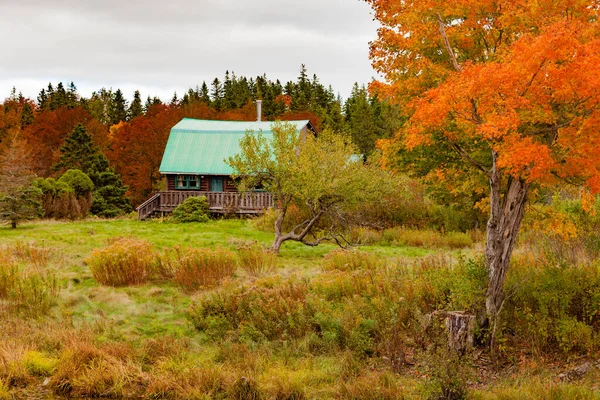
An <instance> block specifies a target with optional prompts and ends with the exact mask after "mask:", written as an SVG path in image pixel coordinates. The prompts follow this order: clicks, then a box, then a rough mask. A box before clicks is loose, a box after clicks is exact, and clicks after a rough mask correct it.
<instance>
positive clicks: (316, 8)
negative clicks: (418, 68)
mask: <svg viewBox="0 0 600 400" xmlns="http://www.w3.org/2000/svg"><path fill="white" fill-rule="evenodd" d="M376 29H377V25H376V23H375V22H373V21H372V17H371V15H370V10H369V6H368V5H367V4H365V3H364V2H360V1H358V0H320V1H319V0H305V1H302V2H300V1H290V0H279V1H276V0H264V1H242V0H237V1H233V0H222V1H206V0H197V1H192V0H170V1H160V0H151V1H147V0H144V1H141V0H133V1H132V0H128V1H123V0H55V1H48V0H21V1H18V2H17V1H8V0H0V35H2V37H3V38H5V40H4V41H3V44H2V48H3V51H2V52H0V97H2V96H6V95H8V93H9V91H10V88H12V86H16V87H17V89H18V90H22V91H23V93H24V94H25V95H26V96H30V97H35V96H36V95H37V92H38V91H39V90H40V89H41V88H42V87H44V86H45V85H46V84H47V83H48V82H49V81H52V82H56V81H58V80H63V81H70V80H73V81H74V82H75V83H76V84H77V85H78V86H79V89H80V92H81V93H82V94H83V95H86V96H87V95H89V94H90V93H91V91H92V90H97V89H99V88H100V87H102V86H106V87H111V86H112V87H121V88H122V89H123V90H125V91H126V92H127V91H128V90H130V91H133V90H135V88H140V89H141V90H142V91H143V92H145V91H146V90H148V92H145V93H142V94H143V95H148V94H150V95H155V94H156V95H159V96H161V97H163V98H168V97H170V96H171V95H172V93H173V91H175V90H177V91H178V92H179V93H181V92H182V91H183V90H185V89H187V88H189V87H193V86H195V85H197V84H201V83H202V81H204V80H206V81H210V80H212V79H213V78H214V77H215V76H218V77H221V76H222V75H223V74H224V72H225V70H229V71H232V70H233V71H235V72H236V74H237V75H238V76H239V75H245V76H256V75H262V74H263V73H266V74H267V76H268V77H269V78H271V79H281V80H283V81H287V80H290V79H295V77H296V76H297V75H298V70H299V67H300V64H301V63H304V64H306V65H307V68H308V71H309V73H311V74H312V73H315V74H317V76H318V77H319V78H320V79H321V82H322V83H324V84H326V85H329V84H331V85H332V86H333V88H334V90H335V91H337V92H340V93H341V94H342V95H343V96H347V95H348V94H349V92H350V89H351V86H352V84H353V82H355V81H358V82H361V83H367V82H368V81H369V80H370V79H371V77H372V76H373V75H374V74H375V73H374V72H373V70H372V69H371V67H370V63H369V60H368V42H369V41H370V40H372V39H374V37H375V35H376ZM127 94H128V95H129V96H131V93H128V92H127Z"/></svg>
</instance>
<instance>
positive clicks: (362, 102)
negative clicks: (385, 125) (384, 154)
mask: <svg viewBox="0 0 600 400" xmlns="http://www.w3.org/2000/svg"><path fill="white" fill-rule="evenodd" d="M346 122H347V123H348V130H349V133H350V136H351V137H352V142H353V143H354V144H355V145H356V146H357V147H358V149H359V150H360V152H361V154H363V155H364V156H365V157H366V156H368V155H370V154H371V153H372V152H373V150H374V149H375V141H376V140H377V132H376V127H375V121H374V117H373V110H372V109H371V103H370V102H369V97H368V93H367V90H366V89H365V87H364V86H362V87H359V86H358V84H357V83H355V84H354V86H353V88H352V93H351V95H350V98H348V101H347V102H346Z"/></svg>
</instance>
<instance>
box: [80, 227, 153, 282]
mask: <svg viewBox="0 0 600 400" xmlns="http://www.w3.org/2000/svg"><path fill="white" fill-rule="evenodd" d="M154 258H155V257H154V252H153V250H152V245H151V244H150V243H149V242H147V241H146V240H143V239H133V238H117V239H115V240H114V241H113V242H112V243H111V244H110V245H109V246H108V247H106V248H104V249H96V250H94V251H93V252H92V254H91V255H90V256H89V257H88V258H87V260H86V262H87V264H88V265H89V267H90V271H91V272H92V275H93V276H94V279H96V280H97V281H98V282H100V283H101V284H103V285H109V286H124V285H138V284H141V283H145V282H146V281H147V280H148V279H149V278H150V275H151V273H152V268H153V264H154Z"/></svg>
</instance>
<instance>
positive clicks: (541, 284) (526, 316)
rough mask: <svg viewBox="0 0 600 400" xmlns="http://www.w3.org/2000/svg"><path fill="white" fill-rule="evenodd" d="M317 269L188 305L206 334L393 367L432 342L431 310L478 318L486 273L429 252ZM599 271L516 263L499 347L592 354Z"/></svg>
mask: <svg viewBox="0 0 600 400" xmlns="http://www.w3.org/2000/svg"><path fill="white" fill-rule="evenodd" d="M323 267H324V269H325V270H326V272H324V273H322V274H319V275H316V276H315V277H313V278H311V279H310V280H306V279H303V280H302V279H297V278H290V279H282V278H278V279H262V280H259V281H256V282H254V284H253V286H251V287H248V286H237V287H236V286H233V285H231V286H228V287H226V288H223V289H221V290H218V291H216V292H214V293H211V294H209V295H207V296H205V297H203V298H201V299H198V300H196V301H195V302H193V304H192V305H191V307H190V312H189V316H190V319H191V321H192V323H193V324H194V325H195V326H196V328H197V329H199V330H200V331H203V332H204V333H205V334H206V335H207V336H208V337H209V338H213V339H222V338H223V337H228V338H229V339H230V340H233V341H238V342H242V343H264V342H268V341H270V342H273V341H286V340H289V339H299V340H306V341H307V342H308V346H309V349H310V351H312V352H316V353H322V352H325V353H330V352H332V351H339V350H343V349H349V350H351V351H352V352H353V354H355V355H358V356H371V355H375V356H385V357H387V359H389V360H390V361H391V362H392V364H394V363H398V362H399V363H402V362H403V361H402V360H403V357H405V356H406V354H407V353H411V352H413V353H414V351H419V349H421V350H422V349H425V348H427V346H428V345H429V344H430V343H431V341H432V340H434V338H433V337H432V336H431V332H428V331H426V324H425V321H426V316H427V315H428V314H430V313H432V312H434V311H438V310H446V311H453V310H464V311H469V312H471V313H474V314H480V313H481V311H482V310H481V307H482V305H483V304H485V290H486V279H487V273H486V270H485V267H484V265H483V262H480V261H473V260H464V259H459V260H455V261H453V260H452V259H450V258H449V257H447V256H440V255H434V256H430V257H426V258H424V259H422V260H420V261H419V262H415V263H413V264H412V265H392V264H390V263H385V262H383V261H379V260H378V259H377V258H376V257H375V256H373V255H371V254H366V253H363V252H358V251H352V252H345V251H334V252H333V253H331V254H329V255H328V256H326V257H325V258H324V261H323ZM599 267H600V264H598V263H595V264H592V265H589V266H587V267H577V268H575V267H572V268H561V267H550V266H542V267H538V268H532V267H530V266H529V265H527V264H526V263H521V264H516V265H514V266H513V267H512V269H511V270H510V272H509V277H508V283H507V288H508V293H509V298H508V299H507V302H506V305H505V310H504V312H503V314H502V315H501V321H502V326H501V331H502V332H504V334H503V335H502V334H501V335H500V337H501V340H500V343H501V349H502V350H503V351H507V352H510V351H513V350H518V349H522V348H524V347H525V348H529V349H532V350H534V351H538V352H550V353H557V352H558V353H559V354H573V353H574V352H575V353H576V354H586V353H589V352H594V351H597V350H599V349H600V268H599ZM511 288H516V289H511ZM511 290H516V291H515V292H514V293H513V292H511ZM409 348H412V350H410V351H408V349H409Z"/></svg>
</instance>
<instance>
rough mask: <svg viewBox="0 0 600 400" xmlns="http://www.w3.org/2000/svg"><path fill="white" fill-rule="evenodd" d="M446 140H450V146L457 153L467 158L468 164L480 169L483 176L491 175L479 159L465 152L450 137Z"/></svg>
mask: <svg viewBox="0 0 600 400" xmlns="http://www.w3.org/2000/svg"><path fill="white" fill-rule="evenodd" d="M448 141H449V142H450V145H451V146H452V148H453V149H454V151H456V152H457V153H458V154H460V156H461V157H462V158H464V159H465V160H467V162H468V163H469V164H471V165H472V166H473V167H475V168H477V169H478V170H480V171H481V172H483V173H484V174H485V176H487V177H488V178H489V177H490V176H491V171H490V170H488V169H487V168H485V167H484V166H483V165H482V164H481V163H480V162H479V161H477V160H475V159H474V158H473V157H471V156H470V155H469V153H467V152H466V150H465V149H463V148H462V147H461V146H460V145H459V144H458V143H456V142H455V141H453V140H452V139H448Z"/></svg>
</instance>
